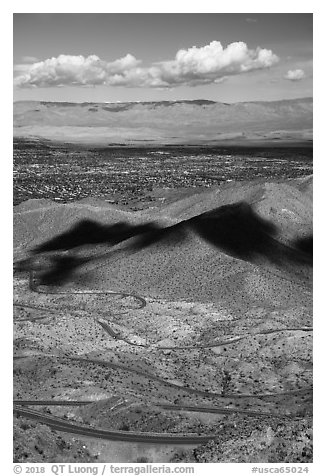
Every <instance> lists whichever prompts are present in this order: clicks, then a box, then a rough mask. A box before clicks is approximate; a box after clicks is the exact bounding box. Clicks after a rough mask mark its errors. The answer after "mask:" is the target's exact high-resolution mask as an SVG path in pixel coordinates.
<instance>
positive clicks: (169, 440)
mask: <svg viewBox="0 0 326 476" xmlns="http://www.w3.org/2000/svg"><path fill="white" fill-rule="evenodd" d="M29 287H30V289H31V291H33V292H37V293H44V294H82V295H85V294H86V295H87V294H90V295H91V294H107V295H116V296H121V297H122V298H130V297H131V298H133V299H135V300H137V301H138V302H139V307H138V308H137V309H142V308H144V307H145V306H146V300H145V299H144V298H142V297H141V296H138V295H136V294H130V293H125V292H113V291H96V290H93V291H92V290H87V291H83V290H81V291H73V292H71V291H51V290H42V289H40V287H39V285H38V284H37V283H36V281H35V277H34V274H33V270H30V274H29ZM14 306H16V307H20V308H27V309H28V308H30V309H38V310H42V311H45V312H49V313H51V312H52V313H53V312H55V310H54V309H52V308H48V307H40V306H36V305H29V304H25V303H22V302H16V303H14ZM39 319H45V317H44V316H40V317H36V318H35V317H28V318H23V319H16V321H17V322H23V321H28V320H30V321H35V320H39ZM95 321H96V322H97V323H98V324H99V325H100V326H101V327H102V328H103V329H104V331H105V332H106V333H107V334H108V335H109V336H110V337H111V338H113V339H115V340H121V341H124V342H125V343H127V344H129V345H132V346H138V347H146V348H151V349H153V350H154V349H155V350H156V349H162V350H187V349H196V348H201V349H203V348H211V347H218V346H225V345H229V344H232V343H234V342H238V341H240V340H242V339H245V338H247V337H248V336H252V335H255V334H250V333H248V334H246V335H241V336H237V337H234V338H232V339H228V340H224V341H213V342H208V343H205V344H197V345H193V346H192V345H189V346H175V347H161V346H158V345H156V344H151V345H147V344H137V343H135V342H132V341H130V340H128V339H126V338H124V337H122V336H121V335H120V334H119V333H117V332H115V331H114V330H113V329H112V327H111V326H110V321H109V320H106V319H105V320H104V319H95ZM294 330H301V331H306V332H310V331H312V327H303V328H290V329H273V330H267V331H262V332H258V333H257V334H270V333H273V332H285V331H294ZM45 356H46V357H51V358H54V359H59V360H70V361H75V362H80V363H81V364H86V365H89V364H91V365H94V364H95V365H100V366H105V367H109V368H112V369H118V370H123V371H125V372H129V373H132V374H135V375H139V376H142V377H145V378H148V379H150V380H152V381H156V382H159V383H160V384H162V385H165V386H169V387H170V388H176V389H178V390H180V391H184V392H187V393H190V394H195V395H199V396H202V397H209V398H223V399H241V398H258V399H264V398H270V397H283V396H290V395H292V396H293V395H295V396H298V395H305V394H308V393H309V394H310V393H311V391H312V389H311V387H308V388H304V389H300V390H295V391H289V392H283V393H267V394H266V393H265V394H219V393H214V392H208V391H202V390H197V389H193V388H189V387H185V386H181V385H177V384H175V383H173V382H169V381H168V380H165V379H163V378H160V377H158V376H156V375H153V374H150V373H148V372H145V371H141V370H138V369H132V368H130V367H127V366H125V365H122V364H118V363H114V362H108V361H105V360H99V359H89V358H85V357H70V356H55V355H48V354H44V357H45ZM25 357H31V356H17V357H16V358H25ZM34 357H35V356H34ZM96 402H98V401H95V402H94V401H80V400H78V401H71V400H64V401H55V400H50V401H49V400H39V401H37V400H15V401H14V412H15V413H16V414H17V415H20V416H23V417H26V418H30V419H32V420H36V421H38V422H39V423H44V424H46V425H48V426H50V427H51V428H52V429H54V430H57V431H63V432H67V433H74V434H78V435H81V436H88V437H93V438H101V439H105V440H116V441H129V442H143V443H146V442H147V443H158V444H183V445H184V444H200V443H204V442H207V441H209V440H212V439H214V438H216V437H217V436H218V435H199V436H198V435H174V434H164V435H162V434H155V433H143V432H141V433H139V432H123V431H117V430H112V431H111V430H101V429H95V428H90V427H86V426H85V425H79V424H76V423H74V422H73V423H72V422H67V421H65V420H63V419H60V418H57V417H54V416H49V415H48V414H44V413H42V412H38V411H35V410H31V409H29V408H28V409H25V408H23V407H25V406H32V405H37V406H42V405H43V406H44V405H45V406H48V405H61V406H73V405H74V406H75V405H89V404H92V403H96ZM155 406H159V407H160V408H162V409H165V410H171V411H187V412H200V413H215V414H234V413H238V414H244V415H248V416H256V417H269V418H279V419H289V418H295V415H284V414H278V415H273V414H271V413H267V412H261V411H255V410H246V409H244V410H241V409H233V408H226V407H212V406H184V405H171V404H165V403H159V404H156V405H155Z"/></svg>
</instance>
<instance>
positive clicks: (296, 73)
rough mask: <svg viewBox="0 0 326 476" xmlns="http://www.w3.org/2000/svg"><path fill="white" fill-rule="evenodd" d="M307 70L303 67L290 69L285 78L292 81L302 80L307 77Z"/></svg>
mask: <svg viewBox="0 0 326 476" xmlns="http://www.w3.org/2000/svg"><path fill="white" fill-rule="evenodd" d="M305 76H306V75H305V72H304V71H303V69H290V70H289V71H288V72H287V73H286V75H285V76H284V78H285V79H288V80H290V81H301V79H303V78H305Z"/></svg>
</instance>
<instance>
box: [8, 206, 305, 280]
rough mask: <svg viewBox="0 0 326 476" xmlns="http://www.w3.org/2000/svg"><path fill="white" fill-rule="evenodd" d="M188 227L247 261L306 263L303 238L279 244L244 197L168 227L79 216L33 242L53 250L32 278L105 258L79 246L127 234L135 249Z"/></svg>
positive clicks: (174, 240)
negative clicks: (87, 253) (46, 263)
mask: <svg viewBox="0 0 326 476" xmlns="http://www.w3.org/2000/svg"><path fill="white" fill-rule="evenodd" d="M190 232H192V233H195V234H197V235H199V236H200V237H201V238H202V239H204V240H205V241H207V242H208V243H210V244H211V245H213V246H214V247H215V248H217V249H219V250H222V251H223V252H225V253H226V254H228V255H230V256H233V257H235V258H238V259H242V260H245V261H248V262H251V263H255V264H266V263H268V262H269V263H272V264H273V265H276V266H277V267H279V268H281V269H284V270H287V271H289V272H292V270H294V272H295V268H296V267H301V268H302V269H305V268H307V267H310V265H311V264H312V262H311V259H310V241H309V240H307V239H304V240H297V242H296V243H294V244H293V247H286V246H284V245H282V244H281V243H279V242H278V241H277V240H276V239H274V236H275V235H276V233H277V228H276V227H275V225H274V224H272V223H271V222H269V221H266V220H263V219H262V218H261V217H259V216H258V215H257V214H256V213H255V211H254V210H253V209H252V207H251V206H250V205H249V204H247V203H245V202H239V203H236V204H232V205H226V206H222V207H219V208H216V209H214V210H212V211H209V212H207V213H204V214H202V215H198V216H196V217H194V218H191V219H189V220H185V221H183V222H180V223H177V224H176V225H172V226H169V227H161V226H159V225H158V224H157V223H146V224H142V225H131V224H128V223H117V224H115V225H102V224H99V223H97V222H95V221H92V220H83V221H80V222H79V223H77V224H76V225H75V226H73V227H72V228H71V229H70V230H68V231H67V232H65V233H62V234H60V235H58V236H56V237H55V238H53V239H51V240H49V241H47V242H45V243H43V244H41V245H39V246H37V247H36V248H34V249H33V250H32V254H33V257H34V258H35V257H37V256H42V254H44V253H45V254H48V253H50V254H51V253H56V254H55V255H54V256H52V257H50V263H49V266H48V267H47V268H46V269H44V270H43V271H40V270H39V272H38V280H39V283H40V284H44V285H60V284H63V283H65V282H67V281H69V280H70V279H71V278H72V277H73V275H74V273H75V271H76V270H78V269H79V268H80V267H81V266H83V265H84V264H85V263H87V262H90V261H95V260H100V259H103V258H105V257H107V253H103V254H101V255H97V256H89V257H79V256H78V254H77V253H78V252H79V251H80V250H83V249H84V250H85V248H83V247H86V246H89V245H99V244H101V245H103V244H104V245H106V246H108V247H112V246H114V245H117V244H119V243H122V242H124V241H126V240H130V239H131V238H132V240H131V241H128V242H126V243H125V246H124V249H125V250H126V251H128V252H137V251H140V250H142V249H144V248H146V247H148V246H150V245H153V244H156V243H160V245H161V246H170V247H171V246H172V247H173V246H174V245H176V244H179V243H181V242H182V241H183V240H185V239H186V238H187V237H188V236H189V233H190ZM305 240H307V241H305ZM86 251H87V250H86ZM58 252H61V253H62V252H64V254H61V255H60V254H58ZM67 252H69V254H68V255H67ZM195 252H196V250H195V249H194V253H195ZM33 257H32V258H31V259H30V261H28V260H27V261H26V262H25V264H24V266H23V268H24V269H25V270H27V269H28V266H30V269H33V263H35V260H33ZM28 263H29V264H28ZM18 268H19V263H18ZM18 268H16V269H18ZM302 269H300V273H302ZM34 270H35V267H34Z"/></svg>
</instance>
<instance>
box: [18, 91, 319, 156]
mask: <svg viewBox="0 0 326 476" xmlns="http://www.w3.org/2000/svg"><path fill="white" fill-rule="evenodd" d="M312 121H313V102H312V98H301V99H291V100H282V101H271V102H241V103H233V104H228V103H221V102H214V101H208V100H204V99H202V100H194V101H188V100H182V101H159V102H125V103H88V102H85V103H71V102H44V101H19V102H15V103H14V137H15V138H17V137H19V138H29V139H46V140H51V141H60V142H72V143H86V144H93V145H96V144H98V145H113V144H114V145H117V144H120V145H125V146H128V145H142V146H143V145H149V146H150V145H160V144H162V145H167V144H175V145H180V144H185V145H188V144H189V145H190V144H191V145H193V144H199V145H215V144H217V145H218V144H240V145H241V144H248V143H250V144H251V143H252V144H256V143H258V144H260V143H273V144H274V143H293V142H295V143H296V142H307V143H308V142H311V141H312Z"/></svg>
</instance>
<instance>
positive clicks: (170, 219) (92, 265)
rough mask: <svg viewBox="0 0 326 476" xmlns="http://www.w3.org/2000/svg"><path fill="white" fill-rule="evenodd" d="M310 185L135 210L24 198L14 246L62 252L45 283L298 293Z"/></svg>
mask: <svg viewBox="0 0 326 476" xmlns="http://www.w3.org/2000/svg"><path fill="white" fill-rule="evenodd" d="M310 187H311V178H305V179H297V180H291V181H286V182H283V183H270V182H257V183H252V184H250V183H244V184H241V183H238V184H233V186H230V185H229V186H228V187H225V188H223V187H222V188H221V189H218V188H215V189H212V190H209V191H207V192H206V191H204V192H201V193H199V194H196V193H194V195H190V196H188V197H186V198H183V199H181V200H177V201H176V202H174V203H172V204H169V205H168V206H167V207H161V208H156V209H151V210H145V211H140V212H135V213H132V212H130V211H127V210H122V209H118V208H116V207H114V206H112V205H108V204H107V203H102V205H101V202H100V201H96V202H95V203H92V202H89V201H87V200H86V201H85V200H83V201H81V202H75V203H72V204H56V203H51V202H48V201H46V203H45V202H44V201H42V203H39V201H38V200H31V201H28V202H25V203H24V204H21V205H19V206H17V207H15V208H16V211H15V214H14V221H15V237H16V255H17V257H22V256H24V255H25V256H26V252H27V251H28V249H29V250H33V252H34V253H36V254H39V253H50V254H51V253H59V256H57V257H56V258H55V259H54V261H52V262H51V263H52V264H51V266H50V269H48V270H47V271H46V272H45V274H44V275H43V278H42V279H43V281H44V284H52V285H56V284H57V283H58V282H61V281H65V280H66V281H71V280H72V281H73V282H74V283H75V285H77V286H81V287H85V286H86V287H91V288H95V289H104V288H108V287H109V288H110V289H112V290H124V291H128V292H135V293H137V294H141V295H151V296H157V297H160V296H161V297H164V298H166V299H167V298H169V297H172V298H173V299H192V300H196V301H202V302H203V301H210V302H216V301H220V300H222V301H223V302H224V304H225V305H226V304H228V305H229V306H233V307H236V308H237V309H240V308H241V307H243V306H244V305H245V303H247V304H250V305H253V304H254V303H256V304H257V303H262V302H265V304H266V305H275V303H279V305H282V303H284V302H287V304H288V303H289V301H293V303H295V302H305V301H306V300H307V295H306V291H305V290H307V289H308V290H309V289H310V286H311V279H312V276H311V264H312V263H311V256H310V254H309V249H310V248H309V246H308V245H307V244H306V243H310V241H309V240H311V237H312V218H311V217H312V198H311V194H310V190H311V188H310ZM40 205H41V206H40ZM115 252H117V253H116V254H115ZM60 253H64V254H63V255H60ZM67 253H71V256H70V258H69V255H68V256H67ZM60 256H61V257H60ZM96 256H97V257H96ZM117 256H118V258H117Z"/></svg>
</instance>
